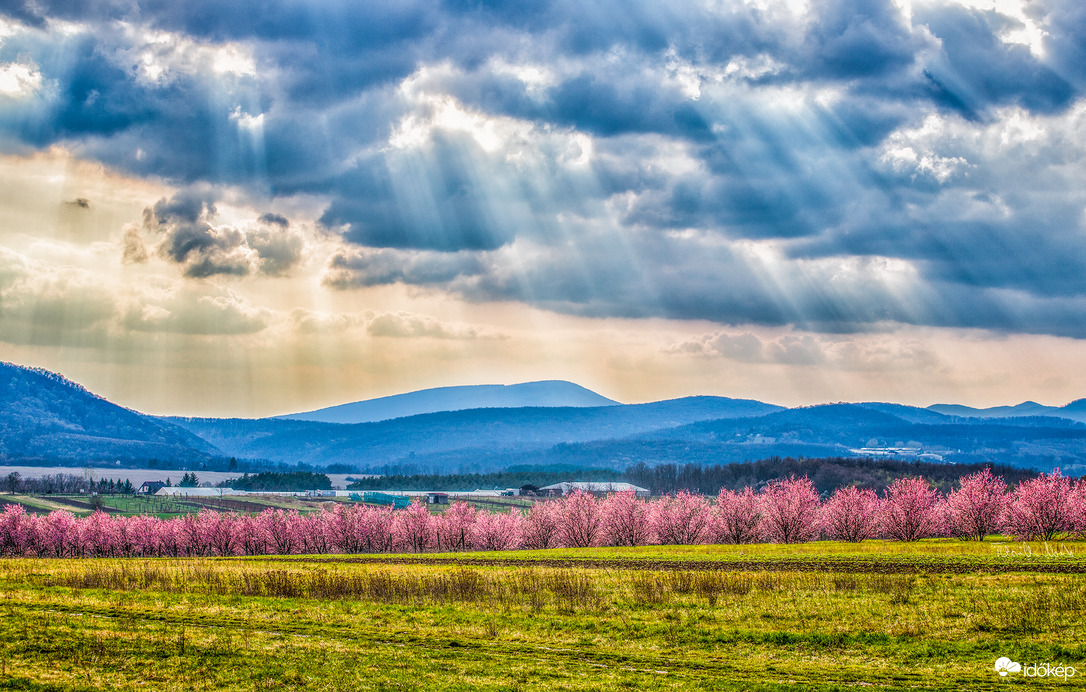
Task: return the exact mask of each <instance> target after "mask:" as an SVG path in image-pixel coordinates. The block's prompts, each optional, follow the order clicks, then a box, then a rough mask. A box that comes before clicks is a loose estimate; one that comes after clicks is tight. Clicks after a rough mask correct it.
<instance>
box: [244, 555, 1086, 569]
mask: <svg viewBox="0 0 1086 692" xmlns="http://www.w3.org/2000/svg"><path fill="white" fill-rule="evenodd" d="M247 559H249V560H252V559H254V558H252V557H250V558H247ZM255 559H257V560H260V561H273V562H274V561H286V562H296V561H297V559H296V558H291V557H262V558H255ZM305 562H306V563H310V564H313V563H351V564H386V565H450V566H458V567H548V568H556V569H571V568H573V569H615V570H644V571H654V572H735V571H743V572H839V573H850V574H932V573H940V574H1010V573H1023V572H1025V573H1038V574H1040V573H1043V574H1086V559H1083V558H1079V557H1073V558H1064V557H1029V558H1022V559H1012V558H995V559H992V558H973V559H971V558H962V557H958V558H925V557H912V556H909V557H896V556H884V557H872V558H863V557H843V558H834V557H822V558H819V557H804V558H778V559H769V560H766V559H756V560H743V559H733V560H666V559H664V560H659V559H651V558H645V559H636V558H633V559H631V558H533V557H524V558H491V557H469V556H467V555H464V556H460V555H456V554H448V553H446V554H442V555H431V556H408V557H404V556H390V557H382V556H377V555H336V556H330V555H323V556H314V555H307V556H306V557H305Z"/></svg>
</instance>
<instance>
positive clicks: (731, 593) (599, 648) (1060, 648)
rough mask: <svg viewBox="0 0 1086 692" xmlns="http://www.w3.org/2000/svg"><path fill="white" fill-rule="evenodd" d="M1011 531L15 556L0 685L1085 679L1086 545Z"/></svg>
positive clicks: (495, 685)
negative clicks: (908, 537)
mask: <svg viewBox="0 0 1086 692" xmlns="http://www.w3.org/2000/svg"><path fill="white" fill-rule="evenodd" d="M996 543H997V542H993V541H992V540H991V539H989V540H988V541H985V542H984V543H979V544H978V543H963V542H959V541H952V540H928V541H921V542H920V543H916V544H893V543H885V542H881V541H870V542H865V543H862V544H859V545H847V544H840V543H826V542H818V543H811V544H804V545H798V546H797V545H792V546H779V545H757V546H692V547H651V548H632V549H621V548H598V549H587V550H554V551H519V552H515V553H461V554H453V555H429V556H402V557H400V558H397V557H386V556H346V555H326V556H316V557H304V556H294V557H289V558H267V557H265V558H228V559H213V558H207V559H127V560H105V559H102V560H35V559H6V560H0V642H2V644H0V647H2V648H0V661H2V663H0V689H26V690H72V689H75V690H79V689H94V690H136V689H141V690H147V689H150V690H213V689H242V690H296V689H314V690H356V689H374V690H415V689H420V690H421V689H443V690H444V689H458V690H459V689H462V690H476V689H482V690H498V689H544V690H551V689H554V690H583V689H591V690H616V689H630V690H640V689H654V690H668V689H708V690H716V689H720V690H733V689H734V690H746V689H782V688H788V689H796V688H798V689H846V688H847V689H856V688H866V687H869V686H871V687H875V688H883V689H947V690H950V689H953V690H1002V689H1008V688H1010V687H1015V688H1037V689H1046V690H1047V689H1072V688H1080V687H1082V686H1083V683H1084V681H1086V629H1084V625H1086V578H1084V573H1086V561H1084V560H1083V557H1082V555H1080V554H1079V549H1080V548H1084V547H1086V546H1083V545H1082V544H1076V543H1060V544H1051V545H1049V546H1048V547H1047V549H1046V547H1045V546H1044V545H1043V544H1031V545H1029V546H1028V549H1029V553H1031V554H1026V552H1027V551H1026V550H1025V549H1024V546H1023V544H1011V543H1002V545H1003V548H1002V549H1001V548H999V547H997V545H996ZM1012 548H1013V550H1011V549H1012ZM398 559H407V560H410V561H411V562H410V563H399V562H397V560H398ZM933 560H934V562H933ZM880 562H881V563H882V564H883V567H882V568H872V565H873V564H877V563H880ZM948 564H949V565H954V566H955V567H954V569H952V570H947V569H944V568H941V567H939V565H944V566H945V565H948ZM932 565H935V567H934V568H933V567H932ZM1056 569H1058V570H1062V571H1052V570H1056ZM1001 656H1007V657H1010V658H1011V659H1013V660H1015V661H1018V662H1021V663H1022V665H1023V667H1026V666H1027V665H1029V664H1031V663H1049V664H1052V665H1058V664H1062V665H1065V666H1074V667H1075V668H1076V669H1077V671H1081V672H1077V675H1075V676H1074V677H1071V678H1069V679H1068V680H1066V681H1065V680H1064V679H1063V678H1053V677H1047V678H1028V677H1025V676H1024V675H1023V674H1021V673H1017V674H1011V675H1009V676H1008V677H1006V678H1001V677H1000V676H999V675H998V674H997V673H996V672H995V670H994V668H993V664H994V662H995V660H996V659H997V658H999V657H1001Z"/></svg>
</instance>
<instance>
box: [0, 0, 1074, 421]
mask: <svg viewBox="0 0 1086 692" xmlns="http://www.w3.org/2000/svg"><path fill="white" fill-rule="evenodd" d="M1084 89H1086V5H1084V4H1083V3H1081V2H1079V1H1078V0H1038V1H1036V2H1023V1H1019V0H947V1H944V2H924V1H922V0H917V1H910V0H886V1H884V2H879V1H876V0H819V1H818V2H814V1H811V2H805V1H803V0H785V1H780V2H775V1H773V0H709V1H698V0H690V1H689V2H681V3H660V2H657V1H655V0H652V1H648V2H642V1H640V0H622V2H612V1H609V0H600V1H599V2H583V1H569V0H554V1H547V0H519V1H517V2H508V1H505V0H497V1H495V2H459V1H454V0H449V1H448V2H437V1H435V0H431V1H430V2H412V1H411V0H374V1H372V2H365V3H359V2H349V1H346V0H304V1H300V0H272V1H270V2H265V1H263V0H262V1H261V2H251V1H249V0H237V1H236V2H222V1H221V0H185V1H181V2H178V1H176V0H149V1H146V2H144V1H140V0H78V1H72V0H34V1H32V2H21V1H20V0H6V1H5V2H2V3H0V360H6V361H10V362H15V363H19V364H24V365H31V366H36V367H43V368H47V369H50V370H54V371H58V372H60V373H62V374H64V375H66V376H67V377H69V378H71V379H73V380H75V381H77V382H79V383H81V384H83V385H84V386H86V387H88V388H89V389H91V390H92V391H94V392H96V393H99V394H101V395H103V396H106V397H107V398H109V399H111V400H112V401H115V402H117V403H120V404H122V405H124V406H128V407H131V408H135V409H138V410H141V411H145V412H149V413H156V414H176V415H200V416H245V417H251V416H265V415H274V414H280V413H288V412H292V411H301V410H309V409H313V408H317V407H320V406H328V405H333V404H338V403H344V402H348V401H354V400H359V399H366V398H371V397H376V396H384V395H389V394H396V393H401V392H406V391H411V390H415V389H421V388H426V387H434V386H444V385H457V384H482V383H514V382H523V381H532V380H542V379H564V380H571V381H574V382H577V383H579V384H581V385H584V386H586V387H589V388H591V389H593V390H595V391H598V392H599V393H601V394H603V395H605V396H609V397H612V398H614V399H617V400H620V401H625V402H639V401H651V400H658V399H664V398H672V397H678V396H686V395H693V394H712V395H720V396H731V397H741V398H756V399H759V400H762V401H769V402H773V403H778V404H783V405H803V404H814V403H820V402H830V401H872V400H874V401H895V402H899V403H907V404H914V405H929V404H933V403H964V404H970V405H975V406H990V405H998V404H1011V403H1018V402H1020V401H1024V400H1027V399H1031V400H1035V401H1039V402H1041V403H1046V404H1052V405H1061V404H1064V403H1067V402H1069V401H1071V400H1074V399H1078V398H1081V397H1086V98H1084Z"/></svg>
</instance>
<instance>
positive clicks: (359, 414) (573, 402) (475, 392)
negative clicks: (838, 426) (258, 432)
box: [275, 380, 620, 423]
mask: <svg viewBox="0 0 1086 692" xmlns="http://www.w3.org/2000/svg"><path fill="white" fill-rule="evenodd" d="M618 405H620V404H619V402H617V401H615V400H613V399H608V398H607V397H605V396H602V395H600V394H597V393H595V392H593V391H592V390H590V389H587V388H585V387H582V386H581V385H579V384H575V383H573V382H567V381H565V380H541V381H538V382H523V383H521V384H508V385H503V384H477V385H459V386H450V387H433V388H431V389H422V390H419V391H416V392H407V393H405V394H394V395H392V396H384V397H378V398H376V399H366V400H362V401H355V402H352V403H348V404H340V405H338V406H329V407H327V408H321V409H317V410H314V411H306V412H303V413H291V414H287V415H283V416H275V418H278V419H282V420H302V421H317V422H322V423H374V422H377V421H382V420H391V419H394V418H404V417H406V416H415V415H419V414H424V413H441V412H445V411H464V410H467V409H477V408H525V407H543V408H565V407H573V408H586V407H596V406H618Z"/></svg>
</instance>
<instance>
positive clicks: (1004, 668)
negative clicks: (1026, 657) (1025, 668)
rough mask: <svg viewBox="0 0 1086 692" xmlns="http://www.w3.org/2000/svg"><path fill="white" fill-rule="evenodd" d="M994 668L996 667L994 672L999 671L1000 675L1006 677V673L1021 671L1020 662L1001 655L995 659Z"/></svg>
mask: <svg viewBox="0 0 1086 692" xmlns="http://www.w3.org/2000/svg"><path fill="white" fill-rule="evenodd" d="M995 669H996V672H997V673H999V676H1000V677H1002V678H1005V677H1007V674H1008V673H1021V672H1022V664H1021V663H1015V662H1014V661H1012V660H1011V659H1009V658H1007V657H1006V656H1003V657H1001V658H998V659H996V662H995Z"/></svg>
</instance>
